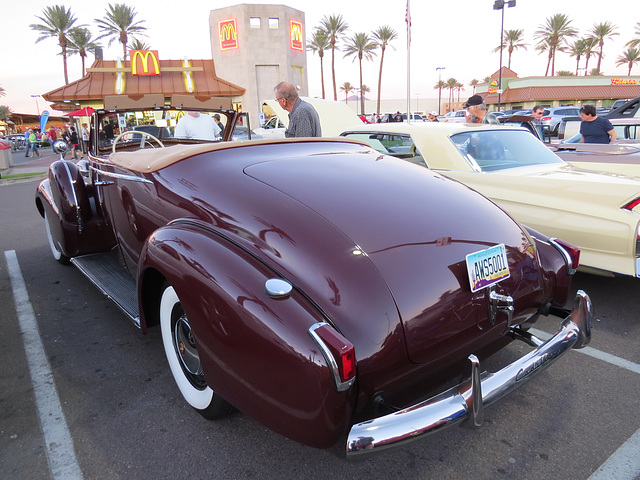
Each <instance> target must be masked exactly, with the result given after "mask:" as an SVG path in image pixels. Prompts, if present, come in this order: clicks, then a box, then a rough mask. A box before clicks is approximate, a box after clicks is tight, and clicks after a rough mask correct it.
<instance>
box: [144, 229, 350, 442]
mask: <svg viewBox="0 0 640 480" xmlns="http://www.w3.org/2000/svg"><path fill="white" fill-rule="evenodd" d="M138 271H139V275H140V281H139V282H138V285H139V287H138V288H139V294H140V297H141V299H140V302H141V304H140V309H141V312H142V323H143V328H146V327H147V326H150V325H153V324H154V323H157V321H158V311H157V303H158V298H159V289H160V287H161V284H162V283H163V282H164V280H165V279H166V281H168V282H169V283H170V284H171V285H172V286H173V287H174V288H175V289H176V291H177V293H178V296H179V297H180V299H181V301H182V303H183V308H184V310H185V313H186V314H187V316H188V318H189V323H190V325H191V327H192V329H193V331H194V335H195V338H196V343H197V345H198V351H199V352H200V355H201V359H202V365H203V369H204V373H205V378H206V379H207V383H208V384H209V386H210V387H211V388H212V389H213V390H214V391H215V392H216V393H217V394H219V395H220V396H221V397H222V398H224V399H225V400H227V401H229V402H230V403H232V404H233V405H234V406H235V407H237V408H238V409H239V410H241V411H243V412H244V413H246V414H248V415H250V416H252V417H254V418H255V419H257V420H258V421H260V422H262V423H263V424H265V425H266V426H268V427H269V428H270V429H272V430H274V431H276V432H278V433H280V434H282V435H285V436H287V437H289V438H292V439H294V440H296V441H299V442H301V443H304V444H307V445H311V446H315V447H328V446H331V445H333V444H334V443H335V442H336V441H337V440H338V439H339V437H340V436H341V435H342V434H343V433H344V431H345V430H346V428H347V427H348V426H349V419H350V417H351V413H352V411H353V406H354V403H355V399H356V393H355V387H353V386H352V387H351V388H350V389H348V390H347V391H345V392H338V391H337V390H336V386H335V383H334V380H333V377H332V375H331V372H330V370H329V368H328V366H327V364H326V361H325V359H324V357H323V355H322V352H321V351H320V349H319V347H318V346H317V345H316V344H315V342H314V341H313V339H312V337H311V335H310V333H309V327H311V326H312V325H314V324H315V323H317V322H321V321H324V320H325V318H324V317H323V315H322V314H321V312H319V311H318V310H317V309H316V308H315V307H314V306H313V305H312V304H311V302H309V301H308V300H307V298H306V297H305V296H304V295H302V294H301V293H300V292H299V291H297V290H296V289H295V288H294V289H293V292H292V293H291V294H290V295H289V296H287V297H284V298H272V297H270V296H269V295H268V294H267V293H266V291H265V282H266V281H267V280H268V279H270V278H274V277H278V275H277V274H276V273H275V272H274V271H272V270H271V269H270V268H269V267H267V266H266V265H265V264H264V263H262V262H261V261H259V260H258V259H256V258H255V257H254V256H253V255H251V254H249V253H248V252H246V251H245V250H243V249H242V248H240V247H239V246H237V245H236V244H234V243H233V242H230V241H229V240H227V239H226V238H224V237H221V236H219V235H217V234H216V233H214V232H212V231H208V230H205V229H202V228H200V227H197V226H195V225H189V224H182V225H181V224H173V225H170V226H166V227H163V228H161V229H159V230H157V231H156V232H155V233H154V234H153V235H152V236H151V237H150V238H149V239H148V241H147V242H146V244H145V247H144V250H143V252H142V255H141V259H140V265H139V270H138Z"/></svg>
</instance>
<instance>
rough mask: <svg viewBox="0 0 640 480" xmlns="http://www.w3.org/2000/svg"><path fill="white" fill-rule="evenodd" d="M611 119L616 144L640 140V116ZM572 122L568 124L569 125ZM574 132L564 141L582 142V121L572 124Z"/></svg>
mask: <svg viewBox="0 0 640 480" xmlns="http://www.w3.org/2000/svg"><path fill="white" fill-rule="evenodd" d="M609 121H610V122H611V124H612V125H613V128H614V130H615V131H616V135H617V137H618V139H617V140H615V141H614V143H615V144H622V143H624V144H630V143H637V142H640V117H637V118H636V117H630V118H629V117H627V118H609ZM569 125H570V124H568V126H569ZM571 125H573V126H572V130H571V131H573V132H578V133H574V135H572V136H571V137H570V138H567V139H565V140H564V141H563V142H562V143H580V142H581V141H582V135H581V134H580V133H579V132H580V123H579V121H578V123H576V124H571Z"/></svg>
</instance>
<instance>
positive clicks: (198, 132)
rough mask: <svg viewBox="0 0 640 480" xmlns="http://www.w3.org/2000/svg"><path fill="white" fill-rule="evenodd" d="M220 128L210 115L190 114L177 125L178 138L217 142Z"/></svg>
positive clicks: (176, 134)
mask: <svg viewBox="0 0 640 480" xmlns="http://www.w3.org/2000/svg"><path fill="white" fill-rule="evenodd" d="M219 133H220V127H218V124H217V123H216V122H215V121H214V120H213V118H211V116H210V115H208V114H206V113H200V112H189V113H188V114H187V115H184V116H183V117H182V118H180V120H178V124H177V125H176V131H175V134H174V136H175V137H176V138H193V139H198V140H215V139H216V136H217V135H218V134H219Z"/></svg>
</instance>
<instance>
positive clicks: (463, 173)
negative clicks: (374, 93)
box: [342, 123, 640, 276]
mask: <svg viewBox="0 0 640 480" xmlns="http://www.w3.org/2000/svg"><path fill="white" fill-rule="evenodd" d="M342 135H343V136H345V137H347V138H352V139H356V140H360V141H363V142H365V143H367V144H368V145H370V146H371V147H373V148H374V149H376V150H378V151H380V152H383V153H389V154H391V155H395V156H398V157H399V158H403V159H405V160H407V161H409V162H412V163H416V164H419V165H422V166H424V167H428V168H430V169H432V170H434V171H436V172H439V173H441V174H443V175H446V176H447V177H450V178H453V179H455V180H458V181H460V182H462V183H464V184H465V185H468V186H469V187H471V188H474V189H476V190H478V191H479V192H480V193H482V194H484V195H486V196H487V197H489V198H490V199H491V200H493V201H495V202H496V203H497V204H498V205H500V206H501V207H502V208H504V209H505V210H506V211H507V212H509V213H510V214H511V215H513V217H514V218H515V219H516V220H517V221H519V222H521V223H522V224H524V225H527V226H530V227H532V228H534V229H536V230H539V231H541V232H543V233H544V234H545V235H549V236H552V237H558V238H563V239H566V240H567V241H569V242H571V243H572V244H574V245H577V246H578V247H579V248H580V250H581V257H580V258H581V260H580V263H581V265H582V268H583V270H586V271H590V272H594V271H595V272H599V273H603V272H614V273H618V274H624V275H632V276H640V243H639V241H638V235H639V234H640V230H639V227H640V207H639V206H638V205H639V204H640V179H634V178H625V177H621V176H620V175H614V174H613V173H609V174H599V173H595V172H592V171H587V170H586V169H582V168H576V167H573V166H571V165H569V164H567V163H565V162H564V161H563V160H561V159H560V158H559V157H558V156H557V155H555V154H554V153H553V152H552V151H551V150H550V149H549V148H548V147H546V146H545V145H544V144H543V143H542V142H540V141H539V140H538V139H537V138H536V137H534V136H533V135H531V134H530V133H529V132H528V131H527V130H524V129H523V128H520V127H511V126H508V127H507V126H492V125H478V124H475V125H471V124H446V123H437V124H434V123H427V124H414V125H375V126H374V125H369V126H361V127H359V128H357V129H355V128H354V129H349V130H346V131H345V132H343V134H342ZM389 135H393V136H394V137H395V138H398V137H404V138H405V141H404V142H403V144H404V146H405V147H404V148H405V149H406V151H407V152H408V153H400V154H397V153H394V152H391V151H388V150H387V148H386V145H385V143H384V141H381V140H380V139H381V138H382V139H383V140H384V139H385V138H386V136H389Z"/></svg>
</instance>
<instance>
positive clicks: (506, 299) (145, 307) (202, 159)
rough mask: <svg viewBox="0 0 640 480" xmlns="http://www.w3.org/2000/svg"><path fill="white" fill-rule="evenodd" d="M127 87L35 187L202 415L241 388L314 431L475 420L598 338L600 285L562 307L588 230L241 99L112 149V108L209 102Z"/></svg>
mask: <svg viewBox="0 0 640 480" xmlns="http://www.w3.org/2000/svg"><path fill="white" fill-rule="evenodd" d="M127 103H128V107H127V108H125V107H124V105H127ZM194 103H195V102H194ZM218 103H219V102H212V104H213V105H217V104H218ZM115 104H117V105H118V110H101V109H99V110H96V111H95V113H94V116H93V119H92V127H93V128H92V135H93V137H92V142H91V147H90V148H91V156H90V158H89V160H88V161H86V160H85V161H83V163H80V164H74V163H72V162H69V161H64V160H60V161H58V162H55V163H53V164H52V165H51V168H50V170H49V178H48V179H47V180H44V181H43V182H42V183H41V184H40V185H39V186H38V188H37V192H36V206H37V209H38V211H39V213H40V214H41V215H42V216H43V218H44V223H45V226H46V231H47V238H48V241H49V244H50V247H51V251H52V253H53V255H54V257H55V258H56V259H57V260H58V261H59V262H62V263H64V262H66V261H69V260H71V262H72V263H73V264H75V265H76V266H77V267H78V268H80V270H81V271H82V272H83V273H85V274H86V275H87V276H88V277H89V278H90V279H92V281H93V282H95V283H96V284H98V285H100V288H101V289H102V290H103V291H104V292H105V293H107V294H108V296H109V298H111V299H112V300H114V301H115V302H116V303H117V304H118V305H119V306H120V307H121V308H122V309H123V311H125V312H126V313H127V314H128V315H129V316H130V317H131V318H132V319H133V320H134V321H135V323H136V325H138V326H139V327H140V328H141V329H142V330H143V332H146V331H147V330H148V329H149V328H152V327H153V326H159V328H160V330H161V333H162V342H163V345H164V349H165V353H166V356H167V359H168V362H169V367H170V370H171V372H172V374H173V376H174V379H175V381H176V383H177V385H178V388H179V390H180V392H181V393H182V395H183V397H184V398H185V400H186V402H187V403H188V404H189V405H191V406H192V407H193V408H194V409H196V410H197V411H198V412H199V413H200V414H202V415H203V416H205V417H207V418H211V419H214V418H220V417H223V416H226V415H228V414H229V413H230V412H231V411H232V408H231V405H233V406H234V407H236V408H237V409H238V410H240V411H241V412H243V413H245V414H247V415H251V416H252V417H254V418H255V419H257V420H258V421H260V422H262V423H263V424H264V425H266V426H267V427H269V428H271V429H273V430H274V431H276V432H279V433H281V434H282V435H286V436H287V437H290V438H292V439H294V440H296V441H298V442H301V443H303V444H306V445H311V446H314V447H321V448H322V447H329V446H331V445H333V444H334V443H336V442H337V441H338V440H339V439H342V438H345V434H346V451H347V453H348V455H349V456H359V455H362V454H367V453H370V452H374V451H379V450H383V449H385V448H388V447H391V446H398V445H401V444H403V443H404V442H408V441H410V440H414V439H416V438H419V437H421V436H423V435H426V434H428V433H433V432H436V431H440V430H441V429H442V428H444V427H446V426H450V425H455V424H458V423H459V422H461V421H462V420H468V421H469V422H471V424H472V425H474V426H478V425H479V424H480V423H481V421H482V415H483V408H484V406H486V405H488V404H490V403H493V402H494V401H497V400H499V399H500V398H501V397H503V396H504V395H506V394H508V393H510V392H511V391H512V390H513V389H515V388H516V387H518V386H519V385H521V384H522V383H524V382H525V381H527V380H529V379H530V378H531V377H532V376H534V374H536V373H537V372H539V371H541V370H543V369H544V368H546V367H548V366H549V365H550V364H551V363H553V362H554V361H556V360H557V359H558V358H559V357H560V356H561V355H562V354H563V353H565V352H566V351H568V350H569V349H571V348H572V347H573V348H580V347H582V346H584V345H586V344H587V343H588V342H589V339H590V322H591V318H592V310H591V303H590V300H589V297H588V295H587V294H586V293H584V292H582V291H578V294H577V295H576V297H575V301H574V303H573V306H572V310H571V311H568V310H564V309H563V306H564V305H566V303H567V300H568V297H569V292H570V289H571V285H570V284H571V279H572V275H573V272H574V271H575V268H576V266H577V265H578V257H579V254H580V252H579V250H578V249H576V248H575V247H573V246H571V245H570V244H568V243H566V242H564V241H561V240H558V239H555V238H549V237H546V236H545V235H543V234H541V233H538V232H535V231H533V230H530V229H525V228H523V227H521V226H520V225H519V224H518V223H516V222H515V221H514V220H513V219H512V218H511V217H509V216H508V215H507V214H506V213H504V212H503V211H502V210H500V209H499V208H498V207H497V206H496V205H494V204H493V203H492V202H490V201H489V200H487V199H486V198H485V197H483V196H482V195H480V194H479V193H477V192H475V191H473V190H471V189H469V188H467V187H465V186H463V185H461V184H460V183H458V182H454V181H451V180H448V179H446V178H444V177H442V176H441V175H439V174H434V173H431V172H429V171H427V170H424V169H422V168H420V167H417V166H411V165H408V164H407V163H405V162H403V161H401V160H398V159H396V158H393V157H391V156H381V155H380V154H379V153H378V152H376V151H374V150H372V149H371V148H369V147H367V146H366V145H363V144H362V143H360V142H354V141H350V140H348V139H344V138H343V139H338V138H333V139H270V140H266V139H263V140H250V141H246V142H230V141H229V140H230V139H231V135H232V131H233V130H234V126H235V123H236V120H237V113H236V112H234V111H232V110H230V109H220V110H218V113H219V114H220V115H221V116H224V118H225V121H226V122H225V123H226V126H227V128H226V129H225V131H224V132H223V139H222V141H220V142H213V141H211V142H191V141H187V140H185V139H175V138H167V139H164V140H161V141H155V140H154V139H153V138H150V137H151V136H152V135H151V134H148V133H146V135H147V136H148V137H149V140H150V141H147V142H144V143H143V142H122V141H121V139H122V137H124V136H125V135H127V134H128V132H127V131H125V132H120V134H119V135H118V137H120V138H115V139H114V141H113V144H112V146H111V148H109V149H107V148H104V147H101V143H99V142H97V141H96V140H97V136H96V135H97V134H96V132H98V129H99V126H100V125H102V124H103V120H104V119H105V118H106V117H108V116H109V115H112V114H116V115H118V116H119V117H120V118H138V116H140V115H142V116H144V117H146V118H148V119H149V120H152V119H153V118H155V119H160V118H162V119H166V118H167V117H171V116H172V111H175V109H177V108H180V107H178V106H184V108H188V109H190V110H191V109H193V108H194V105H186V104H184V101H183V102H174V101H173V100H172V104H171V105H168V106H158V104H157V103H155V104H154V103H152V101H151V100H148V99H146V97H145V96H143V97H141V98H138V99H135V100H133V99H128V100H127V97H125V98H123V99H118V100H117V101H113V102H110V105H115ZM204 104H206V102H200V103H199V105H201V106H203V107H204ZM107 108H108V107H107ZM134 109H135V111H134ZM145 112H146V113H145ZM156 121H157V120H156ZM399 125H403V126H407V125H411V124H399ZM421 125H424V124H421ZM136 134H137V135H141V134H142V135H144V134H143V133H142V132H140V131H136ZM158 140H159V139H158ZM150 146H154V147H155V148H149V147H150ZM83 174H85V175H86V178H84V177H83ZM549 314H553V315H560V316H561V317H562V318H564V320H563V321H562V323H561V326H560V328H559V330H558V332H557V333H556V334H555V335H553V337H552V338H551V339H549V340H547V341H546V342H545V341H542V340H541V339H538V338H536V337H534V336H533V335H532V334H531V333H530V332H528V330H529V328H530V327H531V326H532V325H533V324H534V322H535V321H536V319H537V318H538V317H539V316H541V315H542V316H544V315H549ZM514 338H515V339H520V340H523V341H525V343H527V344H529V345H530V346H532V351H530V352H529V353H527V354H526V355H524V356H522V357H520V358H517V359H515V360H513V361H512V363H510V364H509V365H507V366H505V367H504V368H503V369H502V370H500V371H498V372H495V373H493V374H486V375H485V374H481V372H482V369H481V367H480V360H479V358H480V357H482V358H484V357H485V356H486V355H488V354H490V353H491V352H492V351H495V350H496V349H499V348H501V347H503V346H504V345H505V344H507V343H509V342H510V341H512V340H513V339H514ZM514 353H515V352H514ZM517 355H518V354H517ZM517 355H516V356H517ZM461 365H464V367H461ZM463 371H467V372H468V374H466V375H468V378H469V380H467V381H463V382H462V383H461V384H460V385H458V386H455V387H452V388H451V389H449V390H447V391H446V392H445V393H443V394H440V395H437V396H435V397H433V398H431V400H428V401H423V399H424V398H426V396H425V394H426V393H427V392H428V391H431V390H432V389H433V388H434V386H437V385H439V384H440V382H441V381H442V380H441V378H445V377H452V376H460V374H461V373H462V372H463ZM141 401H144V399H141ZM392 405H393V407H392Z"/></svg>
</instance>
